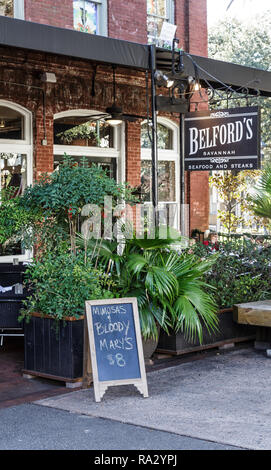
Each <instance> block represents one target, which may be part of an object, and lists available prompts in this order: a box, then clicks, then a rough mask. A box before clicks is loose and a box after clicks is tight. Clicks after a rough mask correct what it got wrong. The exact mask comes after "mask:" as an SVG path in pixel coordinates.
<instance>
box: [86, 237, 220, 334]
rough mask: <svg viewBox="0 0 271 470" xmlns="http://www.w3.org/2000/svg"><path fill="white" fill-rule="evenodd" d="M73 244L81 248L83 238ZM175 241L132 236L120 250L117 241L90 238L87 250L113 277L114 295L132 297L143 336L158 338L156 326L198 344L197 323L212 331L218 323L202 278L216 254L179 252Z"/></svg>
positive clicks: (200, 328)
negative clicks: (97, 240)
mask: <svg viewBox="0 0 271 470" xmlns="http://www.w3.org/2000/svg"><path fill="white" fill-rule="evenodd" d="M77 242H78V244H79V245H80V244H81V246H82V247H85V240H84V239H83V238H82V237H81V238H80V236H79V237H78V239H77ZM174 243H176V240H172V239H169V238H167V239H158V238H155V239H152V240H146V239H136V238H133V239H131V240H126V242H125V245H124V246H123V249H122V250H120V249H119V246H118V243H117V242H116V241H107V240H102V241H100V242H99V244H98V245H97V243H96V242H95V241H94V240H89V241H88V248H89V249H90V250H91V256H94V257H97V259H99V267H101V266H103V269H104V270H105V272H107V273H110V275H111V277H112V278H113V279H114V280H115V283H116V290H115V292H114V294H115V296H119V297H136V298H137V300H138V307H139V314H140V323H141V332H142V336H143V338H144V339H147V338H157V336H158V328H157V327H158V325H159V326H160V327H161V328H162V329H163V330H165V331H166V332H167V333H168V332H169V329H170V328H171V329H173V330H175V331H176V332H177V331H182V332H183V333H184V336H185V337H186V339H187V340H188V341H190V342H193V341H195V339H196V338H198V339H199V341H200V343H202V337H203V334H202V325H203V324H204V325H205V326H206V328H207V331H208V332H209V333H211V332H212V331H215V330H217V324H218V319H217V315H216V311H217V306H216V304H215V302H214V300H213V298H212V296H210V295H209V294H207V293H206V292H205V290H206V287H207V284H206V283H205V282H204V281H203V280H202V277H203V275H204V273H205V272H206V271H208V270H210V267H211V265H212V264H213V263H214V261H215V259H216V256H215V255H214V256H213V257H211V258H210V259H208V260H205V261H202V260H201V259H199V258H198V257H196V256H193V255H190V254H182V253H181V254H180V253H178V252H177V251H176V250H175V249H174V248H173V245H174ZM94 251H95V252H94ZM119 251H121V253H119ZM208 287H210V286H208Z"/></svg>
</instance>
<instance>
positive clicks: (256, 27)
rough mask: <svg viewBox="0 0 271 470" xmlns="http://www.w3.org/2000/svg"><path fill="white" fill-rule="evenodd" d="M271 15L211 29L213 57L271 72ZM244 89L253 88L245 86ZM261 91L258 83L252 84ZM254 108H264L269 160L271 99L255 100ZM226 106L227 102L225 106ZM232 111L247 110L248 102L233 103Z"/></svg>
mask: <svg viewBox="0 0 271 470" xmlns="http://www.w3.org/2000/svg"><path fill="white" fill-rule="evenodd" d="M270 18H271V15H270V11H269V14H268V12H265V13H264V14H263V15H258V16H257V17H255V19H254V21H253V22H250V23H243V22H241V21H239V20H237V19H233V18H231V19H229V20H224V21H221V22H219V23H217V24H216V25H215V26H213V27H212V28H210V29H209V57H211V58H212V59H217V60H225V61H227V62H233V63H236V64H240V65H246V66H248V67H255V68H258V69H263V70H271V67H270V55H271V42H270V27H271V20H270ZM243 86H244V87H245V86H248V87H249V84H246V83H244V84H243ZM252 86H255V87H257V83H255V84H254V83H252ZM250 102H251V103H252V104H260V105H261V131H262V141H263V145H264V147H263V151H264V155H265V158H270V157H271V134H270V129H269V128H270V118H271V101H270V99H269V98H261V99H260V100H259V99H258V100H253V99H252V98H250ZM224 103H226V101H225V102H224ZM229 104H230V107H235V106H236V105H242V106H246V104H247V103H246V101H245V100H241V101H240V103H238V104H237V103H236V101H232V102H231V101H229Z"/></svg>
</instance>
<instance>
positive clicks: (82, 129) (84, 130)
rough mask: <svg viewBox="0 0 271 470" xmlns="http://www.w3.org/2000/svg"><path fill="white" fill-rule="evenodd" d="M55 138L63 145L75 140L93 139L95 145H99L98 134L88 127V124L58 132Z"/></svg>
mask: <svg viewBox="0 0 271 470" xmlns="http://www.w3.org/2000/svg"><path fill="white" fill-rule="evenodd" d="M57 137H58V138H59V139H60V141H61V142H62V143H63V144H70V143H71V142H72V141H73V140H75V139H90V140H92V139H94V140H95V141H96V142H97V144H99V143H100V140H99V138H98V134H97V133H96V132H95V131H94V130H93V129H92V128H91V127H90V126H89V125H88V123H84V124H79V125H78V126H74V127H72V128H71V129H68V130H66V131H63V132H60V133H59V134H57Z"/></svg>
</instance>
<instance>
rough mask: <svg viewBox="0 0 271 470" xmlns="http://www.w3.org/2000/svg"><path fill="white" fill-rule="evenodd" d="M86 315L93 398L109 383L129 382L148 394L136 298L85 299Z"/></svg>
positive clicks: (101, 393) (124, 383)
mask: <svg viewBox="0 0 271 470" xmlns="http://www.w3.org/2000/svg"><path fill="white" fill-rule="evenodd" d="M86 319H87V326H88V338H89V349H90V357H91V365H92V378H93V384H94V394H95V401H97V402H100V401H101V399H102V397H103V395H104V393H105V391H106V390H107V388H108V387H110V386H116V385H128V384H133V385H135V387H136V388H137V389H138V390H139V392H140V393H141V394H142V395H143V396H144V397H148V386H147V379H146V371H145V362H144V354H143V347H142V338H141V329H140V323H139V315H138V308H137V299H136V298H134V297H131V298H123V299H110V300H108V299H107V300H91V301H87V302H86ZM88 367H89V366H88V365H87V363H85V371H86V370H87V368H88ZM86 380H87V374H86Z"/></svg>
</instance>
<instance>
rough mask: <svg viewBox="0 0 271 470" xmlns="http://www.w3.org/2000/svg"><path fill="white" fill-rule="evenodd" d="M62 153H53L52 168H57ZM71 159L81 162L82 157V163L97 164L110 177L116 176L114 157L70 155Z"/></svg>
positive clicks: (61, 159)
mask: <svg viewBox="0 0 271 470" xmlns="http://www.w3.org/2000/svg"><path fill="white" fill-rule="evenodd" d="M63 158H64V156H63V155H55V156H54V170H58V168H59V165H61V164H62V163H63ZM72 159H73V161H75V162H77V163H78V164H80V163H82V159H84V164H85V165H88V166H91V165H93V164H94V165H97V166H99V167H100V168H102V169H103V170H104V171H105V172H106V174H107V175H108V176H109V177H110V178H114V179H116V177H117V171H116V170H117V164H116V159H115V158H110V157H102V159H101V157H89V156H84V155H81V156H73V157H72Z"/></svg>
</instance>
